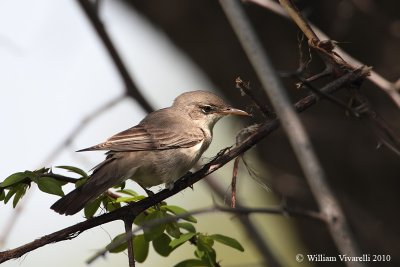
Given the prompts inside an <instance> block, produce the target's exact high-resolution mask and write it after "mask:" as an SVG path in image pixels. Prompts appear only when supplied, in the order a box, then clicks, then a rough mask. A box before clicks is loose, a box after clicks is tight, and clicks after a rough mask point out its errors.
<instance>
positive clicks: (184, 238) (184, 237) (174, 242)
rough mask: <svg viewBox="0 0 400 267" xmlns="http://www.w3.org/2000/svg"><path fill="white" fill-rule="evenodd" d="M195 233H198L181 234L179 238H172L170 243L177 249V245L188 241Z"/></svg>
mask: <svg viewBox="0 0 400 267" xmlns="http://www.w3.org/2000/svg"><path fill="white" fill-rule="evenodd" d="M195 235H196V233H186V234H181V236H180V237H179V238H177V239H174V240H172V241H171V243H169V245H170V246H171V247H172V248H174V249H175V248H176V247H178V246H180V245H182V244H183V243H185V242H186V241H188V240H189V239H191V238H192V237H194V236H195Z"/></svg>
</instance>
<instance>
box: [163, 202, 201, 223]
mask: <svg viewBox="0 0 400 267" xmlns="http://www.w3.org/2000/svg"><path fill="white" fill-rule="evenodd" d="M162 208H163V209H165V210H167V211H169V212H171V213H173V214H175V215H181V214H184V213H188V211H187V210H185V209H184V208H181V207H178V206H173V205H165V206H163V207H162ZM182 219H184V220H186V221H189V222H192V223H197V220H196V218H195V217H193V216H192V215H187V216H185V217H182Z"/></svg>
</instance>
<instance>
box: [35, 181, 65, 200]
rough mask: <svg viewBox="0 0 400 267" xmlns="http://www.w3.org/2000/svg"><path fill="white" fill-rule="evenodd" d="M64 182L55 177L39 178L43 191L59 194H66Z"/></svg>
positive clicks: (39, 184) (39, 185) (40, 187)
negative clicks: (63, 187) (62, 187)
mask: <svg viewBox="0 0 400 267" xmlns="http://www.w3.org/2000/svg"><path fill="white" fill-rule="evenodd" d="M61 186H62V183H60V182H59V181H57V180H56V179H54V178H50V177H41V178H40V179H39V180H38V187H39V189H40V190H41V191H43V192H45V193H49V194H53V195H57V196H64V192H63V191H62V189H61Z"/></svg>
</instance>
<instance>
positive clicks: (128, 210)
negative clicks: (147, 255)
mask: <svg viewBox="0 0 400 267" xmlns="http://www.w3.org/2000/svg"><path fill="white" fill-rule="evenodd" d="M366 75H367V71H366V70H365V69H359V70H355V71H354V72H350V73H348V74H346V75H344V76H342V77H340V78H339V79H337V80H335V81H333V82H331V83H329V84H328V85H326V86H325V87H323V88H322V89H321V91H323V92H325V93H333V92H335V91H337V90H338V89H340V88H341V87H343V86H346V85H349V84H352V83H354V82H358V81H359V80H360V79H364V78H365V77H366ZM316 102H317V97H316V96H315V95H309V96H307V97H305V98H303V99H302V100H300V101H298V102H297V103H296V104H295V105H294V107H295V109H296V110H297V111H298V112H302V111H304V110H306V109H307V108H309V107H311V106H312V105H314V104H315V103H316ZM278 127H279V122H278V120H277V119H273V120H270V121H267V122H265V123H264V124H262V125H260V126H259V127H258V129H257V130H255V131H254V132H253V133H252V134H251V135H250V136H249V137H247V138H246V139H245V140H244V141H243V142H241V143H240V144H238V145H237V146H235V147H234V148H232V149H230V150H227V151H226V152H225V153H222V154H221V155H219V156H218V157H216V158H214V159H213V160H212V161H211V162H209V163H207V164H206V165H204V166H203V167H202V168H201V169H200V170H198V171H197V172H195V173H193V174H190V175H185V176H184V177H182V178H181V179H179V180H178V181H177V182H176V183H175V184H174V187H173V189H172V190H169V189H165V190H163V191H160V192H158V193H157V194H154V195H153V196H151V197H148V198H145V199H143V200H141V201H139V202H136V203H134V204H132V205H128V206H124V207H122V208H120V209H117V210H114V211H112V212H110V213H106V214H103V215H100V216H98V217H94V218H92V219H88V220H86V221H84V222H81V223H78V224H75V225H73V226H70V227H67V228H64V229H62V230H60V231H57V232H54V233H51V234H49V235H46V236H43V237H41V238H38V239H36V240H34V241H32V242H30V243H27V244H25V245H22V246H20V247H17V248H14V249H10V250H7V251H3V252H0V263H2V262H5V261H8V260H10V259H14V258H19V257H21V256H22V255H24V254H25V253H28V252H30V251H33V250H35V249H37V248H40V247H42V246H45V245H48V244H51V243H55V242H60V241H64V240H69V239H72V238H75V237H76V236H78V235H79V234H80V233H82V232H84V231H86V230H88V229H91V228H94V227H97V226H99V225H102V224H105V223H108V222H111V221H116V220H123V219H124V218H127V216H130V217H131V218H134V217H135V216H137V215H138V214H140V213H141V212H142V211H144V210H146V209H147V208H149V207H152V206H154V205H155V204H157V203H159V202H161V201H163V200H165V199H166V198H168V197H170V196H173V195H175V194H177V193H179V192H181V191H182V190H184V189H186V188H188V187H190V186H192V185H193V184H194V183H196V182H198V181H199V180H201V179H202V178H203V177H205V176H207V175H209V174H210V173H212V172H214V171H216V170H218V169H219V168H221V167H222V166H224V165H225V164H226V163H228V162H229V161H231V160H232V159H234V158H236V157H237V156H239V155H240V154H243V153H244V152H246V151H247V150H249V149H250V148H252V147H253V146H254V145H256V144H257V143H258V142H260V141H261V140H262V139H263V138H265V137H266V136H268V135H269V134H270V133H272V132H273V131H274V130H276V129H277V128H278Z"/></svg>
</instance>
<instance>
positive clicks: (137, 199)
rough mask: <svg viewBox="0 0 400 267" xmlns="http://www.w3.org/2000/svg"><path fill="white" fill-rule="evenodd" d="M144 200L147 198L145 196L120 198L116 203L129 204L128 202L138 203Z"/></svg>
mask: <svg viewBox="0 0 400 267" xmlns="http://www.w3.org/2000/svg"><path fill="white" fill-rule="evenodd" d="M144 198H146V197H145V196H134V197H119V198H117V200H116V201H115V202H117V203H121V202H125V203H127V202H136V201H139V200H142V199H144Z"/></svg>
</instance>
